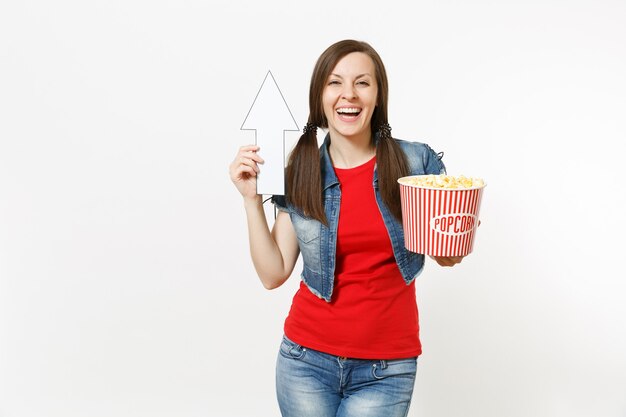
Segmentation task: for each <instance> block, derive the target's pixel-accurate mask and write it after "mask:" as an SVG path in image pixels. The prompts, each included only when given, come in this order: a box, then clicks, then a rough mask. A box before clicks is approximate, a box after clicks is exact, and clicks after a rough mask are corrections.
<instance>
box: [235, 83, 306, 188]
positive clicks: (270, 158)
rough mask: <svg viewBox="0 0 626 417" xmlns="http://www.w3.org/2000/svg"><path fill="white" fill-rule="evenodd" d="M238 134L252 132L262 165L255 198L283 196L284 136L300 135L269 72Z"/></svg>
mask: <svg viewBox="0 0 626 417" xmlns="http://www.w3.org/2000/svg"><path fill="white" fill-rule="evenodd" d="M241 130H254V131H255V136H256V138H255V139H256V140H255V143H256V144H257V145H258V146H259V147H260V148H261V149H260V150H259V155H260V156H261V157H262V158H263V159H264V160H265V163H264V164H263V165H261V166H260V167H259V168H260V169H261V172H260V173H259V176H258V177H257V183H256V192H257V194H277V195H284V194H285V132H286V131H299V130H300V129H299V128H298V124H297V123H296V121H295V119H294V118H293V116H292V114H291V110H289V107H288V106H287V102H286V101H285V98H284V97H283V95H282V93H281V92H280V89H279V88H278V84H276V80H275V79H274V76H273V75H272V72H271V71H268V72H267V75H265V79H264V80H263V84H261V88H260V89H259V92H258V93H257V95H256V97H255V99H254V102H252V107H250V111H248V115H247V116H246V119H245V120H244V121H243V124H242V125H241Z"/></svg>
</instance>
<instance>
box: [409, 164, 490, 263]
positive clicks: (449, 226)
mask: <svg viewBox="0 0 626 417" xmlns="http://www.w3.org/2000/svg"><path fill="white" fill-rule="evenodd" d="M418 177H423V176H422V175H416V176H411V177H403V178H400V179H398V183H399V184H400V200H401V203H402V227H403V229H404V246H405V247H406V248H407V249H408V250H409V251H411V252H417V253H422V254H424V255H431V256H465V255H467V254H469V253H471V252H472V249H473V248H474V238H475V236H476V228H477V227H478V213H479V210H480V202H481V199H482V195H483V189H484V187H485V184H484V183H481V184H480V185H479V186H475V187H471V188H435V187H426V186H418V185H413V184H410V183H409V182H410V179H412V178H418Z"/></svg>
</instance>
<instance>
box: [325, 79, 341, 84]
mask: <svg viewBox="0 0 626 417" xmlns="http://www.w3.org/2000/svg"><path fill="white" fill-rule="evenodd" d="M339 84H341V83H340V82H339V81H338V80H330V81H329V82H328V85H339Z"/></svg>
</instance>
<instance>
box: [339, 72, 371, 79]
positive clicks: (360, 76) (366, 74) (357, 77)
mask: <svg viewBox="0 0 626 417" xmlns="http://www.w3.org/2000/svg"><path fill="white" fill-rule="evenodd" d="M330 76H331V77H337V78H341V79H343V77H342V76H341V75H339V74H335V73H332V74H330ZM371 76H372V75H371V74H370V73H368V72H366V73H364V74H359V75H357V76H356V79H357V80H358V79H359V78H362V77H371Z"/></svg>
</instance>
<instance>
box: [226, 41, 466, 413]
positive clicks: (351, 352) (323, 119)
mask: <svg viewBox="0 0 626 417" xmlns="http://www.w3.org/2000/svg"><path fill="white" fill-rule="evenodd" d="M387 96H388V86H387V76H386V72H385V67H384V65H383V63H382V61H381V59H380V57H379V55H378V53H377V52H376V51H375V50H374V49H373V48H372V47H371V46H370V45H368V44H367V43H365V42H358V41H353V40H345V41H340V42H337V43H335V44H334V45H331V46H330V47H329V48H328V49H327V50H326V51H324V53H322V55H321V56H320V57H319V59H318V61H317V63H316V66H315V69H314V71H313V76H312V78H311V86H310V90H309V111H310V114H309V119H308V123H307V125H306V126H305V128H304V134H303V135H302V137H301V138H300V139H299V141H298V143H297V145H296V146H295V148H294V150H293V152H292V153H291V155H290V158H289V163H288V166H287V192H286V196H274V197H273V202H274V204H276V205H277V206H278V208H279V209H280V211H279V213H278V216H277V218H276V221H275V223H274V227H273V228H272V230H271V231H270V230H269V227H268V225H267V222H266V220H265V214H264V212H263V208H262V197H261V196H260V195H257V194H256V175H257V174H258V173H259V164H262V163H263V159H262V158H261V156H260V152H259V151H260V150H259V148H258V147H257V146H252V145H250V146H243V147H242V148H240V150H239V152H238V154H237V157H236V158H235V160H234V161H233V163H232V164H231V165H230V175H231V179H232V181H233V182H234V183H235V185H236V187H237V189H238V190H239V192H240V193H241V194H242V195H243V197H244V206H245V209H246V216H247V221H248V230H249V239H250V252H251V256H252V261H253V263H254V266H255V268H256V271H257V273H258V275H259V277H260V279H261V282H262V283H263V285H264V286H265V287H266V288H268V289H272V288H276V287H279V286H280V285H282V284H283V283H284V282H285V280H286V279H287V278H288V277H289V276H290V275H291V272H292V270H293V268H294V266H295V263H296V259H297V257H298V255H299V254H300V253H301V254H302V259H303V265H304V267H303V272H302V282H301V284H300V289H299V290H298V292H297V293H296V295H295V296H294V299H293V303H292V306H291V310H290V312H289V315H288V317H287V319H286V321H285V336H284V337H283V341H282V344H281V346H280V353H279V355H278V361H277V368H276V389H277V395H278V401H279V405H280V409H281V413H282V415H283V416H288V417H292V416H293V417H307V416H315V417H327V416H328V417H330V416H333V417H335V416H358V417H367V416H385V417H394V416H406V415H407V413H408V409H409V404H410V401H411V395H412V392H413V386H414V381H415V373H416V366H417V357H418V356H419V355H420V353H421V345H420V341H419V323H418V311H417V304H416V299H415V284H414V280H415V278H416V277H417V275H419V273H420V272H421V270H422V268H423V264H424V256H423V255H419V254H415V253H411V252H408V251H407V250H406V249H405V248H404V240H403V239H404V237H403V233H402V224H401V207H400V195H399V187H398V184H397V182H396V180H397V179H398V178H400V177H402V176H406V175H417V174H425V173H427V174H440V173H443V172H445V168H444V165H443V163H442V162H441V161H440V158H439V157H438V156H437V154H435V153H434V151H433V150H432V149H431V148H430V147H428V145H425V144H421V143H415V142H405V141H401V140H396V139H393V138H392V137H391V129H390V127H389V125H388V124H387ZM317 128H325V129H327V130H328V134H327V136H326V139H325V141H324V144H323V145H322V146H321V148H319V149H318V144H317V137H316V133H317ZM435 260H436V261H437V262H438V263H439V264H440V265H442V266H453V265H455V264H456V263H459V262H461V258H457V257H452V258H436V259H435Z"/></svg>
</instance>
